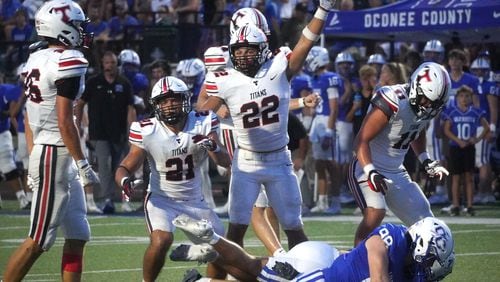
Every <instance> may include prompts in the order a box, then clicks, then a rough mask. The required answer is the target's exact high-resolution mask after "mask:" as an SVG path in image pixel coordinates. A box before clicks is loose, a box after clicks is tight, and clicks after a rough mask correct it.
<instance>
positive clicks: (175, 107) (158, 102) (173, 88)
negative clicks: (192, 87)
mask: <svg viewBox="0 0 500 282" xmlns="http://www.w3.org/2000/svg"><path fill="white" fill-rule="evenodd" d="M167 99H175V100H174V101H176V103H175V102H174V103H165V100H167ZM150 103H151V106H152V107H153V110H154V113H155V117H156V118H157V119H158V120H160V121H163V122H165V123H166V124H168V125H175V124H177V123H178V122H179V121H181V120H182V118H184V117H185V116H187V114H189V112H190V111H191V92H190V91H189V89H188V87H187V85H186V83H184V81H182V80H180V79H178V78H177V77H174V76H165V77H163V78H161V79H160V80H158V82H156V83H155V85H154V86H153V89H152V90H151V99H150Z"/></svg>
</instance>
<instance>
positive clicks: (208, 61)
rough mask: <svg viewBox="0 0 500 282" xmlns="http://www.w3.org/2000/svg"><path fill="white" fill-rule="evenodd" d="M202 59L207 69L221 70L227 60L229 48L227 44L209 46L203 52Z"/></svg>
mask: <svg viewBox="0 0 500 282" xmlns="http://www.w3.org/2000/svg"><path fill="white" fill-rule="evenodd" d="M203 60H204V62H205V67H206V68H207V71H219V70H223V69H225V68H226V66H227V63H228V62H229V48H228V47H227V46H217V47H210V48H208V49H207V50H206V51H205V53H204V54H203Z"/></svg>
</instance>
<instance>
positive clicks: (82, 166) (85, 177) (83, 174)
mask: <svg viewBox="0 0 500 282" xmlns="http://www.w3.org/2000/svg"><path fill="white" fill-rule="evenodd" d="M76 165H77V166H78V174H80V178H81V180H82V185H83V186H84V187H85V186H87V185H89V184H96V183H99V177H97V174H96V173H95V171H94V170H93V169H92V167H91V166H90V165H89V162H88V161H87V160H86V159H83V160H79V161H77V162H76Z"/></svg>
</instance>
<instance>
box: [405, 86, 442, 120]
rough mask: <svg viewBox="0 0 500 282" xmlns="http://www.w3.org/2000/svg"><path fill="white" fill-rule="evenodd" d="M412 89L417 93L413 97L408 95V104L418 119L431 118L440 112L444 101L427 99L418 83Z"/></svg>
mask: <svg viewBox="0 0 500 282" xmlns="http://www.w3.org/2000/svg"><path fill="white" fill-rule="evenodd" d="M410 91H412V90H410ZM414 91H415V92H416V93H417V95H415V96H414V97H410V98H409V100H410V106H411V108H412V110H413V112H414V113H415V115H416V116H417V119H418V120H427V119H432V118H434V117H435V116H437V115H438V114H439V113H440V112H441V110H442V109H443V107H444V103H443V101H442V100H436V101H431V100H430V99H428V98H427V97H426V96H425V94H424V91H423V90H422V88H421V87H420V86H419V85H418V83H417V85H416V87H415V90H414ZM427 101H428V102H429V104H428V105H426V104H427Z"/></svg>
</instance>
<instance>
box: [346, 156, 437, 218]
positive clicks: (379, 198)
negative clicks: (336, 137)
mask: <svg viewBox="0 0 500 282" xmlns="http://www.w3.org/2000/svg"><path fill="white" fill-rule="evenodd" d="M379 172H380V173H381V174H382V175H384V176H385V177H387V178H388V179H390V180H392V181H393V185H390V186H389V188H388V190H387V192H386V195H385V196H384V195H383V194H382V193H378V192H375V191H373V190H371V189H370V187H369V186H368V183H367V176H366V175H365V173H364V172H363V169H362V168H361V167H360V165H359V162H358V160H357V159H354V160H353V161H352V163H351V165H350V167H349V171H348V173H347V181H348V185H349V189H350V190H351V192H352V194H353V196H354V199H355V200H356V203H357V205H358V207H359V208H361V209H362V210H363V209H365V208H367V207H371V208H375V209H387V207H388V208H389V209H391V211H392V212H393V213H394V214H395V215H396V216H397V217H398V218H399V219H401V221H403V223H404V224H405V225H407V226H410V225H412V224H413V223H415V222H417V221H418V220H420V219H422V218H424V217H428V216H434V215H433V214H432V211H431V208H430V205H429V202H428V201H427V198H426V197H425V195H424V193H423V192H422V190H421V189H420V187H419V186H418V185H417V183H415V182H413V181H412V180H411V178H410V176H409V175H408V172H406V170H404V168H402V169H401V171H400V172H396V173H391V172H383V171H381V170H379Z"/></svg>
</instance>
